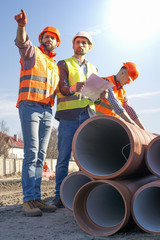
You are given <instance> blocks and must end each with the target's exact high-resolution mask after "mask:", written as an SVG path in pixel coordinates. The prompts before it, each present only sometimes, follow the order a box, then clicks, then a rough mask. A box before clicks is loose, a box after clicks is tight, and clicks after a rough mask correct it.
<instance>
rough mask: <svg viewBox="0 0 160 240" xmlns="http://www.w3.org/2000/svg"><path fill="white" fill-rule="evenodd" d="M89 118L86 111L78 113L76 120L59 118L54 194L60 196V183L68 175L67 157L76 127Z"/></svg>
mask: <svg viewBox="0 0 160 240" xmlns="http://www.w3.org/2000/svg"><path fill="white" fill-rule="evenodd" d="M88 118H89V115H88V113H87V112H83V113H81V114H80V116H79V118H78V119H77V120H65V119H60V122H59V127H58V151H59V155H58V158H57V164H56V187H55V190H56V191H55V195H56V196H57V197H59V196H60V185H61V183H62V181H63V179H64V178H65V177H66V176H67V175H68V165H69V159H70V157H71V152H72V140H73V137H74V134H75V132H76V130H77V129H78V127H79V126H80V125H81V124H82V123H83V122H84V121H85V120H87V119H88Z"/></svg>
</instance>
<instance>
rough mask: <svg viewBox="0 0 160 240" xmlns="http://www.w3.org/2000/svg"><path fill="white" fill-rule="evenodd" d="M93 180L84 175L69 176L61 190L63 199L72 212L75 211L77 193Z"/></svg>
mask: <svg viewBox="0 0 160 240" xmlns="http://www.w3.org/2000/svg"><path fill="white" fill-rule="evenodd" d="M90 181H91V178H89V177H88V176H86V175H83V174H78V173H77V174H73V175H71V176H68V178H67V179H66V181H65V182H64V183H63V186H62V188H61V199H63V203H64V205H65V206H66V207H68V208H69V209H70V210H73V200H74V197H75V195H76V193H77V191H78V190H79V189H80V188H81V187H82V186H83V185H84V184H86V183H88V182H90Z"/></svg>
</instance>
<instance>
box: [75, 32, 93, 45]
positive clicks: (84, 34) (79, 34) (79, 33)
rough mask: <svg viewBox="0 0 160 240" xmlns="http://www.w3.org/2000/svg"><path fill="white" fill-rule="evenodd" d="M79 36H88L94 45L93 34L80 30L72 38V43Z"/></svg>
mask: <svg viewBox="0 0 160 240" xmlns="http://www.w3.org/2000/svg"><path fill="white" fill-rule="evenodd" d="M77 37H84V38H87V39H88V41H89V43H90V44H91V45H92V46H93V41H92V37H91V35H90V34H89V33H88V32H78V33H77V34H76V35H75V36H74V37H73V39H72V43H73V42H74V40H75V39H76V38H77Z"/></svg>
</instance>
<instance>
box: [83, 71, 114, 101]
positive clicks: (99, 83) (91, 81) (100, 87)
mask: <svg viewBox="0 0 160 240" xmlns="http://www.w3.org/2000/svg"><path fill="white" fill-rule="evenodd" d="M113 86H114V85H113V84H112V83H110V82H108V81H106V80H105V79H103V78H101V77H98V76H97V75H96V74H94V73H92V74H91V76H90V77H89V78H87V80H86V81H85V86H84V87H83V89H82V91H81V93H82V96H83V97H88V98H89V99H91V100H92V101H93V102H95V101H96V100H97V99H98V98H100V97H101V93H103V92H104V91H107V89H109V88H111V87H113ZM104 94H107V92H105V93H104Z"/></svg>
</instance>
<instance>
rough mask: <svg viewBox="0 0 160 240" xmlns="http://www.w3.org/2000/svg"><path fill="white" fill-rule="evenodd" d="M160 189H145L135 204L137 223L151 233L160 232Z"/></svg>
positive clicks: (134, 211)
mask: <svg viewBox="0 0 160 240" xmlns="http://www.w3.org/2000/svg"><path fill="white" fill-rule="evenodd" d="M159 202H160V187H156V186H154V187H148V188H146V189H143V190H142V191H141V192H140V193H138V195H137V196H136V198H135V199H134V202H133V213H134V217H135V219H136V221H137V222H138V223H139V224H140V225H141V226H142V228H143V229H146V230H148V231H150V232H155V233H159V232H160V204H159Z"/></svg>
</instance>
